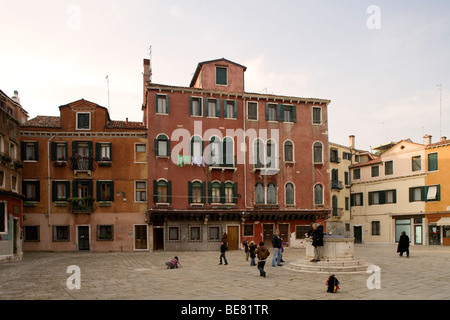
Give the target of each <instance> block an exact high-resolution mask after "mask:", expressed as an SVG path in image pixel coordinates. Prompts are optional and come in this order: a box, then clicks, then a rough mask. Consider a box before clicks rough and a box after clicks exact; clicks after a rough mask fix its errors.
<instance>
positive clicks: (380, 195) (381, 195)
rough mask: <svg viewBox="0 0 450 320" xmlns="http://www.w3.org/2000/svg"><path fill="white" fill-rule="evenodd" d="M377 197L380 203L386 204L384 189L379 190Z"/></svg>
mask: <svg viewBox="0 0 450 320" xmlns="http://www.w3.org/2000/svg"><path fill="white" fill-rule="evenodd" d="M378 197H379V199H380V204H386V191H380V192H379V193H378Z"/></svg>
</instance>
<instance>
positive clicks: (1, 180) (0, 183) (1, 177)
mask: <svg viewBox="0 0 450 320" xmlns="http://www.w3.org/2000/svg"><path fill="white" fill-rule="evenodd" d="M0 188H5V172H3V171H0Z"/></svg>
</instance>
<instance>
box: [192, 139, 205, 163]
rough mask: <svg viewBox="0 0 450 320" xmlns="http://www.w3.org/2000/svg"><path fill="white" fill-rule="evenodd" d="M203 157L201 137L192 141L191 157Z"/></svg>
mask: <svg viewBox="0 0 450 320" xmlns="http://www.w3.org/2000/svg"><path fill="white" fill-rule="evenodd" d="M201 156H203V141H202V139H201V138H200V137H199V136H194V137H192V139H191V157H195V158H200V157H201Z"/></svg>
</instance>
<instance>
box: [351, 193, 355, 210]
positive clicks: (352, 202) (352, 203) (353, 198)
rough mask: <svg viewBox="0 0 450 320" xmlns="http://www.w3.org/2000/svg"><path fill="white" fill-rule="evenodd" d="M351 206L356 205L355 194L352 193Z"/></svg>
mask: <svg viewBox="0 0 450 320" xmlns="http://www.w3.org/2000/svg"><path fill="white" fill-rule="evenodd" d="M350 206H352V207H354V206H355V194H354V193H352V194H351V195H350Z"/></svg>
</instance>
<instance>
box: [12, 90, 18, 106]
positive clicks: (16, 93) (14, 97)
mask: <svg viewBox="0 0 450 320" xmlns="http://www.w3.org/2000/svg"><path fill="white" fill-rule="evenodd" d="M11 99H13V100H14V101H15V102H17V103H18V104H20V98H19V92H18V91H17V90H14V95H13V96H12V97H11Z"/></svg>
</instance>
